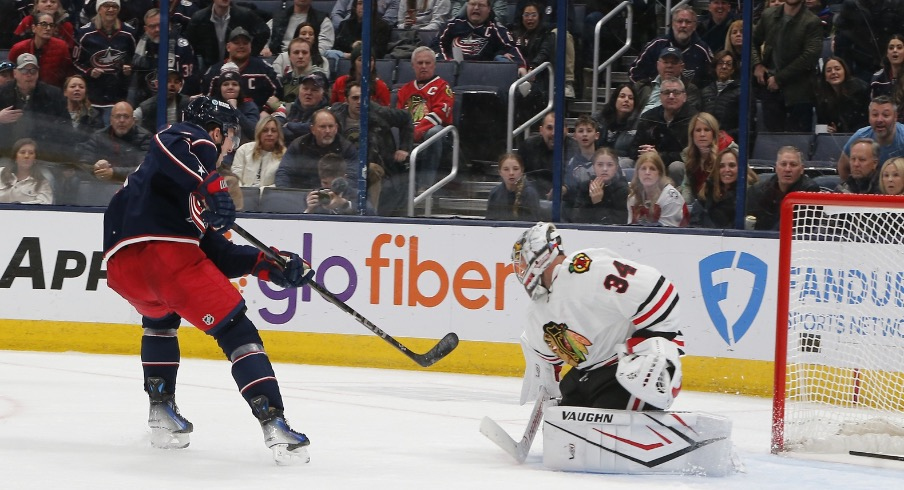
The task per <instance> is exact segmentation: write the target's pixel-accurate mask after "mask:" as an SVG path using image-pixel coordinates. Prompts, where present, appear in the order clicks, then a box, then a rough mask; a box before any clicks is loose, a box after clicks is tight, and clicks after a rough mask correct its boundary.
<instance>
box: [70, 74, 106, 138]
mask: <svg viewBox="0 0 904 490" xmlns="http://www.w3.org/2000/svg"><path fill="white" fill-rule="evenodd" d="M87 87H88V84H87V83H85V77H83V76H81V75H72V76H71V77H69V78H67V79H66V80H65V81H64V82H63V96H64V97H66V107H67V109H68V110H69V119H70V120H71V121H72V129H74V130H75V134H76V136H75V140H76V141H82V140H83V139H84V138H87V137H88V135H90V134H91V133H93V132H95V131H97V130H98V129H101V128H103V127H104V120H103V117H102V116H101V114H100V111H99V110H97V108H96V107H94V106H92V105H91V101H90V100H88V88H87Z"/></svg>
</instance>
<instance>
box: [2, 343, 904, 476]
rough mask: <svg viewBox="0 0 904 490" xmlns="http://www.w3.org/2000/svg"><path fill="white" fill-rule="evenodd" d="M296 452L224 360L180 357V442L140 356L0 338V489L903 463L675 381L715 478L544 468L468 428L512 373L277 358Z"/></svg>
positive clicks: (850, 469) (507, 399) (758, 404)
mask: <svg viewBox="0 0 904 490" xmlns="http://www.w3.org/2000/svg"><path fill="white" fill-rule="evenodd" d="M276 372H277V375H278V376H279V379H280V384H281V386H282V391H283V397H284V399H285V403H286V407H287V408H286V415H287V417H288V419H289V421H290V423H291V424H292V426H293V427H294V428H295V429H297V430H300V431H302V432H305V433H306V434H307V435H308V436H309V437H310V438H311V441H312V444H311V446H310V448H309V449H310V454H311V462H310V463H309V464H307V465H301V466H292V467H277V466H275V465H274V463H273V461H272V459H271V456H270V451H269V450H268V449H267V448H266V447H264V444H263V438H262V435H261V433H260V426H259V425H258V423H257V421H256V420H255V419H254V418H253V417H252V415H251V413H250V410H249V408H248V406H247V405H246V404H245V403H244V401H243V400H242V398H241V397H240V396H239V395H238V393H237V391H236V388H235V385H234V384H233V381H232V378H231V376H230V374H229V364H228V363H227V362H226V361H206V360H195V359H183V362H182V367H181V369H180V371H179V385H178V386H179V387H178V392H177V401H178V403H179V407H180V409H181V411H182V413H183V415H185V416H186V417H187V418H188V419H189V420H191V421H192V422H193V423H194V426H195V431H194V433H193V434H192V436H191V446H190V447H188V448H187V449H184V450H173V451H163V450H157V449H153V448H151V447H150V446H149V444H148V436H149V431H148V429H147V427H146V418H147V398H146V395H145V394H144V392H143V391H142V382H141V366H140V363H139V360H138V358H137V357H130V356H106V355H88V354H78V353H62V354H49V353H32V352H12V351H0V488H3V489H15V490H18V489H38V488H41V489H44V488H47V489H78V488H91V489H107V488H111V489H113V488H115V489H124V490H139V489H160V490H162V489H165V488H185V489H189V490H204V489H215V490H226V489H239V488H241V489H259V490H269V489H273V490H281V489H305V490H307V489H357V488H371V489H384V488H385V489H393V490H396V489H419V490H433V489H453V488H454V489H464V490H476V489H516V490H527V489H552V488H558V489H567V488H571V489H580V488H603V489H607V490H610V489H631V490H638V489H646V488H670V489H672V488H676V489H685V488H687V489H731V490H741V489H762V488H794V489H800V490H811V489H812V490H816V489H820V490H822V489H828V488H844V489H857V488H865V489H870V490H876V489H898V488H901V487H902V483H904V471H898V470H891V469H879V468H867V467H861V466H856V465H850V464H841V463H825V462H811V461H800V460H796V459H789V458H786V457H779V456H773V455H771V454H769V450H768V446H769V425H770V401H769V400H766V399H761V398H751V397H744V396H735V395H713V394H703V393H693V392H684V393H682V394H681V396H679V397H678V400H677V401H676V404H675V406H674V407H673V408H674V409H676V410H701V411H707V412H711V413H716V414H721V415H724V416H727V417H730V418H731V419H732V420H733V423H734V433H733V439H734V442H735V445H736V446H737V448H738V451H739V453H740V456H741V458H742V460H743V462H744V464H745V465H746V470H747V471H746V473H743V474H737V475H734V476H730V477H727V478H704V477H695V476H626V475H598V474H578V473H563V472H555V471H549V470H546V469H544V468H543V466H542V463H541V454H542V453H541V445H542V436H539V435H538V437H537V440H536V441H535V442H534V447H533V448H532V450H531V453H530V456H528V460H527V462H526V463H525V464H524V465H520V466H519V465H517V464H515V463H514V460H513V459H511V457H510V456H509V455H508V454H506V453H504V452H503V451H502V450H500V449H499V448H497V447H496V446H495V445H493V444H492V443H491V442H490V441H489V440H487V439H486V438H484V437H483V436H482V435H481V434H480V433H479V432H478V428H479V426H480V420H481V418H483V417H484V416H485V415H488V416H490V417H492V418H493V419H495V420H497V421H498V422H499V423H500V424H501V425H502V426H503V428H505V429H506V430H507V431H508V432H509V433H510V434H512V435H513V436H514V437H515V438H516V439H518V438H520V435H521V433H522V431H523V430H524V425H525V424H526V421H527V417H528V414H529V412H530V408H531V406H530V405H525V406H519V405H518V396H519V393H520V383H521V381H520V379H516V378H502V377H489V376H471V375H458V374H446V373H433V372H429V371H426V370H421V371H389V370H378V369H356V368H338V367H322V366H305V365H294V364H277V365H276Z"/></svg>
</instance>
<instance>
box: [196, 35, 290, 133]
mask: <svg viewBox="0 0 904 490" xmlns="http://www.w3.org/2000/svg"><path fill="white" fill-rule="evenodd" d="M251 40H252V38H251V34H250V33H249V32H248V31H247V30H245V28H244V27H236V28H235V29H233V30H232V32H231V33H230V34H229V42H228V43H226V51H227V52H228V53H229V56H228V57H227V58H226V60H224V61H220V62H218V63H216V64H214V65H212V66H211V67H210V69H208V70H207V73H205V74H204V81H203V92H204V93H206V94H207V95H211V96H215V95H217V94H216V93H215V91H214V87H215V86H217V85H218V83H219V81H218V78H219V77H220V76H221V75H222V74H223V73H224V72H226V71H232V70H224V69H223V68H224V66H225V65H226V64H228V63H233V64H235V65H236V66H237V67H238V71H239V74H240V75H241V77H240V78H241V79H240V80H239V84H240V85H241V86H242V92H244V93H245V95H246V96H248V97H251V99H252V100H254V103H255V104H257V107H258V108H259V109H263V110H267V111H268V112H272V111H274V110H276V109H277V108H279V106H280V104H281V102H280V98H281V97H282V85H280V83H279V80H277V79H276V72H274V71H273V68H271V67H270V66H269V65H268V64H267V63H266V62H264V60H262V59H260V58H259V57H257V56H252V54H251V42H252V41H251ZM252 127H253V126H252Z"/></svg>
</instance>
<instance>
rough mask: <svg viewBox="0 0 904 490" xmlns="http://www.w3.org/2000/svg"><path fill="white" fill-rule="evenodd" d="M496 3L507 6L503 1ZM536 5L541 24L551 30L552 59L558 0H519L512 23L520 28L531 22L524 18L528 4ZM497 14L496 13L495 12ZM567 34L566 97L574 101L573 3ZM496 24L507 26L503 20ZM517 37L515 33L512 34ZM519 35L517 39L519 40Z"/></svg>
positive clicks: (532, 65)
mask: <svg viewBox="0 0 904 490" xmlns="http://www.w3.org/2000/svg"><path fill="white" fill-rule="evenodd" d="M496 3H502V4H505V2H502V1H501V0H500V1H498V2H496ZM531 3H532V4H534V6H535V8H536V10H537V19H538V21H539V22H540V23H542V24H543V25H544V26H546V27H547V28H548V29H549V32H550V34H551V36H552V51H551V52H550V56H549V57H550V58H553V57H554V56H555V45H556V36H557V33H558V28H557V26H558V21H557V16H556V7H557V5H558V2H557V1H556V0H518V1H517V3H516V4H515V19H514V20H513V21H512V25H514V26H518V25H519V24H522V23H523V22H525V21H527V20H529V19H528V18H525V17H524V11H525V10H526V9H527V6H528V4H531ZM494 12H495V11H494ZM566 12H567V15H566V24H565V25H566V31H567V32H566V33H565V97H567V98H569V99H573V98H574V97H575V92H574V36H573V35H572V32H573V26H574V5H572V4H571V2H569V3H567V4H566ZM496 22H497V23H498V24H499V25H507V24H506V23H505V22H504V21H503V19H502V18H499V17H496ZM512 34H513V35H515V34H514V33H512ZM517 37H518V36H517V35H515V38H516V40H517ZM518 49H520V50H521V54H522V56H524V59H525V60H527V61H528V62H530V60H531V58H532V57H531V56H530V55H528V54H526V53H525V52H524V50H523V49H521V46H518ZM535 67H536V65H534V64H530V67H529V68H528V69H530V68H535Z"/></svg>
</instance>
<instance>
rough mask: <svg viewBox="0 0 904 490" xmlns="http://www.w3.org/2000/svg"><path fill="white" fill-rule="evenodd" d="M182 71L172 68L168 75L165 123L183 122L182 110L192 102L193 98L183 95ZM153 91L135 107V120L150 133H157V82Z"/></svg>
mask: <svg viewBox="0 0 904 490" xmlns="http://www.w3.org/2000/svg"><path fill="white" fill-rule="evenodd" d="M154 78H155V77H154ZM182 83H183V82H182V72H180V71H176V70H171V71H170V72H169V73H167V75H166V118H165V119H164V123H165V124H175V123H177V122H182V112H183V111H184V110H185V108H186V107H187V106H188V103H189V102H191V98H190V97H189V96H187V95H183V94H182V93H181V92H182ZM151 89H152V90H153V93H152V94H151V96H150V97H148V98H147V99H145V100H144V101H143V102H142V103H141V105H139V106H138V108H137V109H135V112H134V116H135V122H136V123H137V124H139V125H140V126H141V127H143V128H144V129H147V130H148V132H149V133H151V134H156V133H157V130H158V129H159V128H158V126H157V84H156V83H153V84H151Z"/></svg>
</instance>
